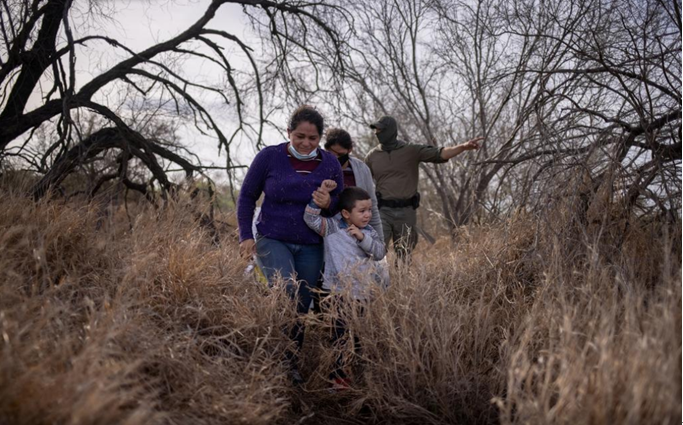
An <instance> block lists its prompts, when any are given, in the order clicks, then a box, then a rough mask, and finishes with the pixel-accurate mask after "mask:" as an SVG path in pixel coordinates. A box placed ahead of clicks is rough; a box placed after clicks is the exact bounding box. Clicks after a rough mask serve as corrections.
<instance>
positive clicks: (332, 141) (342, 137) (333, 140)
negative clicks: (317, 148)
mask: <svg viewBox="0 0 683 425" xmlns="http://www.w3.org/2000/svg"><path fill="white" fill-rule="evenodd" d="M325 139H326V140H327V141H326V142H325V149H330V148H331V147H332V146H334V145H339V146H341V147H342V148H344V149H346V150H351V149H353V140H351V135H350V134H349V133H348V132H347V131H346V130H342V129H341V128H330V129H329V130H327V132H326V133H325Z"/></svg>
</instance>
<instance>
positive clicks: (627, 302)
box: [0, 192, 681, 424]
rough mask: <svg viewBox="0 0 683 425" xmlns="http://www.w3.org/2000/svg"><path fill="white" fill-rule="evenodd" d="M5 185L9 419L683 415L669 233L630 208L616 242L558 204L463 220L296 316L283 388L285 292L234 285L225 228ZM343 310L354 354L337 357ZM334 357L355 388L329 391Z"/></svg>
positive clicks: (1, 397)
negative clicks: (360, 289)
mask: <svg viewBox="0 0 683 425" xmlns="http://www.w3.org/2000/svg"><path fill="white" fill-rule="evenodd" d="M4 195H5V196H3V198H2V201H0V202H1V203H2V208H0V249H1V250H0V279H1V280H0V335H1V336H2V339H1V340H0V350H2V358H1V359H0V422H1V423H17V424H36V423H65V424H88V423H92V424H96V423H97V424H99V423H127V424H143V423H144V424H147V423H165V424H185V423H197V424H213V423H244V424H270V423H292V422H299V421H301V422H302V423H306V422H307V421H308V422H309V423H315V422H316V421H326V422H329V423H335V422H342V423H346V422H371V423H372V422H375V423H406V424H407V423H434V424H437V423H439V424H440V423H487V424H488V423H500V422H502V423H509V424H514V423H527V424H534V423H538V424H541V423H543V424H545V423H567V424H569V423H610V422H614V423H673V422H674V421H677V420H679V419H680V416H681V408H680V404H679V403H678V400H679V397H680V396H681V387H680V385H679V384H678V381H677V377H678V376H680V374H681V366H680V364H681V339H680V331H681V328H680V322H681V289H680V270H681V262H680V248H679V247H680V239H681V229H680V227H670V228H669V227H666V226H665V225H663V224H662V223H659V222H657V221H654V222H653V221H644V220H641V219H640V218H638V217H633V218H632V219H631V221H630V224H629V227H628V229H627V230H626V231H625V233H624V234H622V235H619V232H618V231H614V230H610V229H604V230H603V231H600V229H599V228H596V229H592V230H591V231H590V232H588V231H585V226H584V227H582V226H581V224H580V223H578V222H577V221H576V220H575V218H572V213H571V211H570V209H569V207H566V208H565V207H562V208H560V210H559V211H555V212H554V214H555V215H554V216H553V215H552V214H548V215H545V216H531V215H529V214H525V213H521V212H520V213H518V214H517V215H515V216H513V217H511V218H510V219H508V220H506V221H503V222H501V223H499V224H495V225H487V226H478V227H467V228H462V229H460V230H459V233H458V235H457V236H458V238H457V243H455V244H451V243H450V242H448V241H440V242H439V244H437V245H435V246H434V247H433V248H428V247H424V246H422V247H419V248H418V251H417V253H416V255H415V257H414V259H413V262H412V264H411V265H410V266H409V267H405V266H401V267H398V268H392V271H391V278H392V284H391V286H390V287H389V289H388V290H386V291H376V293H374V296H373V298H372V300H371V301H369V302H367V303H366V304H365V305H363V307H362V309H361V308H360V305H359V304H355V307H352V308H341V309H338V308H329V309H328V310H326V312H325V313H324V314H322V315H321V316H313V315H311V316H309V317H307V318H306V321H307V324H308V326H307V331H306V332H307V337H306V342H305V343H304V348H303V351H302V353H301V356H300V358H301V361H302V365H301V370H302V372H303V374H304V375H305V377H306V378H307V380H308V382H307V383H306V384H305V385H304V387H303V388H300V389H295V388H293V387H292V386H291V384H290V383H289V381H288V379H287V371H286V370H285V368H284V364H283V361H282V360H283V358H284V353H285V351H286V350H287V349H288V348H291V345H292V342H291V341H290V340H289V339H288V338H287V337H285V335H284V334H283V332H282V330H283V329H286V328H287V327H288V326H290V325H291V323H292V322H293V320H294V319H295V318H294V313H293V312H294V308H293V304H292V302H291V301H290V300H289V298H288V297H287V296H286V294H285V293H284V292H283V291H282V290H281V289H277V288H275V289H272V290H267V289H265V288H264V287H262V286H259V285H257V284H255V283H254V282H253V281H252V279H251V278H247V277H245V276H244V275H243V270H244V266H245V264H244V262H243V261H242V260H240V259H239V258H238V254H237V245H236V244H232V243H230V242H229V241H230V236H227V237H221V239H220V240H221V241H222V242H221V244H220V245H218V246H217V245H216V244H215V243H214V239H213V237H212V235H211V234H210V232H209V231H207V230H206V229H205V228H204V227H203V226H202V224H201V223H200V222H199V221H198V220H197V218H196V216H195V215H194V214H193V212H192V210H190V209H188V208H186V207H185V206H184V205H183V204H182V203H181V202H178V203H173V202H170V203H169V204H168V205H166V206H165V207H164V208H161V209H158V210H157V209H153V208H151V207H149V206H145V205H135V204H133V205H131V206H130V207H131V208H130V209H129V210H128V211H126V210H125V209H124V208H123V207H118V208H112V209H111V210H110V211H109V212H108V213H107V215H106V220H104V222H103V220H102V217H103V215H102V209H101V207H100V206H98V205H97V204H96V203H90V204H88V203H85V202H81V201H69V202H64V201H58V202H57V201H45V202H39V203H34V202H32V201H30V200H28V199H26V198H24V197H22V196H20V195H18V194H17V193H10V192H6V193H4ZM605 225H606V224H605ZM221 236H223V235H221ZM615 236H619V239H614V237H615ZM615 240H617V241H619V244H620V245H619V249H618V250H615V249H612V248H610V249H607V248H605V247H606V246H607V245H611V244H612V245H613V242H614V241H615ZM389 260H390V262H391V261H392V260H393V258H390V259H389ZM340 315H341V317H343V318H344V321H345V322H346V323H347V325H348V329H349V333H348V334H347V343H346V344H341V345H339V346H336V347H333V346H331V345H330V343H329V331H330V330H329V325H330V323H331V322H332V321H333V320H334V319H335V318H337V317H339V316H340ZM354 338H357V339H358V341H359V343H360V349H359V350H356V349H355V348H354V343H353V340H354ZM340 352H341V353H344V355H345V356H344V358H345V359H346V361H347V364H346V367H347V369H348V372H349V374H350V376H351V378H352V386H351V389H350V390H348V391H346V392H344V393H338V394H331V393H330V392H329V391H328V389H329V380H328V374H329V373H330V371H331V369H332V367H333V363H334V359H335V358H336V356H337V355H338V354H339V353H340ZM307 418H308V419H307Z"/></svg>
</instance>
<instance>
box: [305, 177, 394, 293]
mask: <svg viewBox="0 0 683 425" xmlns="http://www.w3.org/2000/svg"><path fill="white" fill-rule="evenodd" d="M335 188H336V183H335V182H334V181H333V180H325V181H323V183H322V185H321V186H320V189H321V190H325V191H328V192H329V191H332V190H334V189H335ZM337 207H338V208H339V210H340V213H339V214H337V215H336V216H335V217H332V218H326V217H322V216H321V215H320V208H319V207H318V206H317V205H315V203H313V202H312V201H311V203H310V204H309V205H308V206H307V207H306V211H305V213H304V221H305V222H306V224H307V225H308V227H310V228H311V229H312V230H313V231H315V232H316V233H318V234H319V235H321V236H322V237H323V238H324V244H325V272H324V274H323V289H325V290H327V291H329V292H333V293H339V292H342V291H343V290H344V289H345V288H346V287H347V286H349V285H350V290H351V295H352V297H353V298H354V299H356V300H364V299H366V298H367V295H368V289H369V288H368V284H371V283H375V284H380V285H382V286H387V285H388V275H387V271H386V269H385V268H384V267H383V266H382V264H381V263H379V260H381V259H383V258H384V256H385V255H386V248H385V246H384V241H382V238H381V237H380V236H379V234H378V233H377V232H376V231H375V230H374V229H373V228H372V227H371V226H369V223H370V218H371V217H372V201H371V200H370V194H368V193H367V192H366V191H365V190H363V189H361V188H359V187H347V188H346V189H344V190H343V191H342V193H341V194H340V195H339V202H338V204H337ZM368 276H371V277H372V280H371V281H369V280H368Z"/></svg>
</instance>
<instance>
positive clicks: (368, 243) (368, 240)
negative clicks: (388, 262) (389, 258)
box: [358, 227, 387, 261]
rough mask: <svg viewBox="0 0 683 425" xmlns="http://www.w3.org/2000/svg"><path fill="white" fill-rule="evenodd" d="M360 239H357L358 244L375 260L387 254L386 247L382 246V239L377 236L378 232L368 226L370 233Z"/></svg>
mask: <svg viewBox="0 0 683 425" xmlns="http://www.w3.org/2000/svg"><path fill="white" fill-rule="evenodd" d="M365 236H366V237H365V238H363V240H362V241H358V246H360V248H361V249H362V250H363V251H365V253H366V254H367V255H368V257H370V258H372V259H373V260H375V261H379V260H381V259H382V258H384V256H385V255H386V254H387V249H386V247H385V246H384V241H383V240H382V239H381V238H380V237H379V233H377V232H376V231H375V229H373V228H372V227H370V235H368V234H367V233H366V234H365Z"/></svg>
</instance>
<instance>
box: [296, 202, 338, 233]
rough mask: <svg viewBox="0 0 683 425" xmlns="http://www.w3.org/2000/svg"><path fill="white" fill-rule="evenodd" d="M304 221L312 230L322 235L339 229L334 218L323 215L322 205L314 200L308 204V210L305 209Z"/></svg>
mask: <svg viewBox="0 0 683 425" xmlns="http://www.w3.org/2000/svg"><path fill="white" fill-rule="evenodd" d="M304 221H305V222H306V225H308V227H309V228H310V229H311V230H313V231H314V232H315V233H317V234H319V235H320V236H322V237H325V236H327V235H329V234H331V233H334V232H336V230H337V228H336V226H335V225H334V219H333V218H327V217H323V216H321V215H320V207H319V206H317V205H316V204H315V203H314V202H313V201H311V202H310V203H309V204H308V205H307V206H306V210H304Z"/></svg>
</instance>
